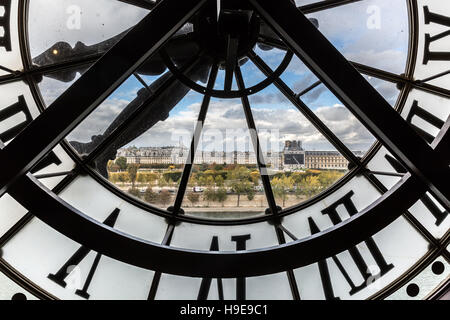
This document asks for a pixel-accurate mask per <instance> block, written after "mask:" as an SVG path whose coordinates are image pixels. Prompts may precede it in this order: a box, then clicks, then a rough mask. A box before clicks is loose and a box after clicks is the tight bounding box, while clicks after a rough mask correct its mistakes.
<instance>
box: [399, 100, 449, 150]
mask: <svg viewBox="0 0 450 320" xmlns="http://www.w3.org/2000/svg"><path fill="white" fill-rule="evenodd" d="M414 117H419V118H421V119H422V120H424V121H426V122H427V123H429V124H430V125H432V126H434V127H435V128H437V129H439V130H440V129H442V127H443V126H444V124H445V123H444V121H442V120H441V119H439V118H437V117H436V116H435V115H433V114H431V113H430V112H428V111H426V110H425V109H423V108H421V107H420V106H419V103H418V102H417V100H414V102H413V104H412V107H411V110H410V111H409V113H408V116H407V117H406V121H407V122H408V123H409V124H410V125H411V126H412V127H413V128H414V130H416V132H417V133H418V134H419V135H420V136H421V137H422V138H424V139H425V141H427V142H428V143H432V142H433V140H434V138H435V137H434V136H433V135H431V134H430V133H428V132H426V131H425V130H423V129H421V128H419V127H418V126H416V125H415V124H413V123H412V120H413V118H414Z"/></svg>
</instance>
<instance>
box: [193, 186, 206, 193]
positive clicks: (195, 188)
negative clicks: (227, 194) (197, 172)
mask: <svg viewBox="0 0 450 320" xmlns="http://www.w3.org/2000/svg"><path fill="white" fill-rule="evenodd" d="M204 190H205V189H203V188H202V187H194V188H193V191H194V192H203V191H204Z"/></svg>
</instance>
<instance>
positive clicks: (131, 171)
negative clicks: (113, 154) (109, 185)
mask: <svg viewBox="0 0 450 320" xmlns="http://www.w3.org/2000/svg"><path fill="white" fill-rule="evenodd" d="M138 169H139V165H138V164H130V165H129V166H128V168H127V171H128V177H129V179H130V181H131V188H133V189H134V185H135V183H136V178H137V172H138Z"/></svg>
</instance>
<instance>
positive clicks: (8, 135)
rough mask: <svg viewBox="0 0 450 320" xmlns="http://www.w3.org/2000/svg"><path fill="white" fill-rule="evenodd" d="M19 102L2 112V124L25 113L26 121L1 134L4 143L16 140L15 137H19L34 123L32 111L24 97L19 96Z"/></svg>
mask: <svg viewBox="0 0 450 320" xmlns="http://www.w3.org/2000/svg"><path fill="white" fill-rule="evenodd" d="M18 100H19V101H18V102H16V103H14V104H12V105H10V106H8V107H6V108H4V109H2V110H0V123H1V122H3V121H5V120H7V119H10V118H11V117H13V116H15V115H18V114H20V113H23V114H24V115H25V120H24V121H22V122H20V123H18V124H16V125H15V126H13V127H11V128H9V129H8V130H6V131H3V132H0V140H1V141H2V142H3V143H7V142H8V141H10V140H12V139H14V137H15V136H17V135H18V134H19V133H20V131H22V130H23V129H25V127H26V126H27V125H28V124H29V123H30V122H31V121H33V118H32V117H31V113H30V110H29V109H28V106H27V103H26V102H25V98H24V96H23V95H22V96H19V97H18Z"/></svg>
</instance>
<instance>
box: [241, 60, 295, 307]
mask: <svg viewBox="0 0 450 320" xmlns="http://www.w3.org/2000/svg"><path fill="white" fill-rule="evenodd" d="M235 76H236V82H237V86H238V88H239V90H243V89H244V88H245V83H244V79H243V77H242V72H241V68H240V67H239V66H237V65H236V67H235ZM241 101H242V106H243V108H244V113H245V119H246V121H247V126H248V129H249V132H250V138H251V139H252V144H253V148H254V151H255V153H256V163H257V164H258V169H259V173H260V176H261V181H262V183H263V186H264V192H265V194H266V199H267V203H268V204H269V209H270V213H271V214H272V215H274V217H276V216H277V213H278V211H279V208H278V207H277V204H276V201H275V197H274V194H273V190H272V185H271V183H270V178H269V175H268V173H267V166H266V163H265V161H264V155H263V152H262V149H261V144H260V142H259V137H258V132H257V130H256V124H255V120H254V118H253V114H252V110H251V107H250V102H249V101H248V97H247V96H243V97H242V98H241ZM278 224H279V222H278V219H276V218H275V233H276V235H277V239H278V243H279V244H285V243H286V239H285V237H284V233H283V231H282V230H280V229H279V228H278ZM286 274H287V277H288V280H289V285H290V287H291V292H292V296H293V298H294V300H300V293H299V290H298V286H297V281H296V280H295V275H294V272H293V271H292V270H288V271H286Z"/></svg>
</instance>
